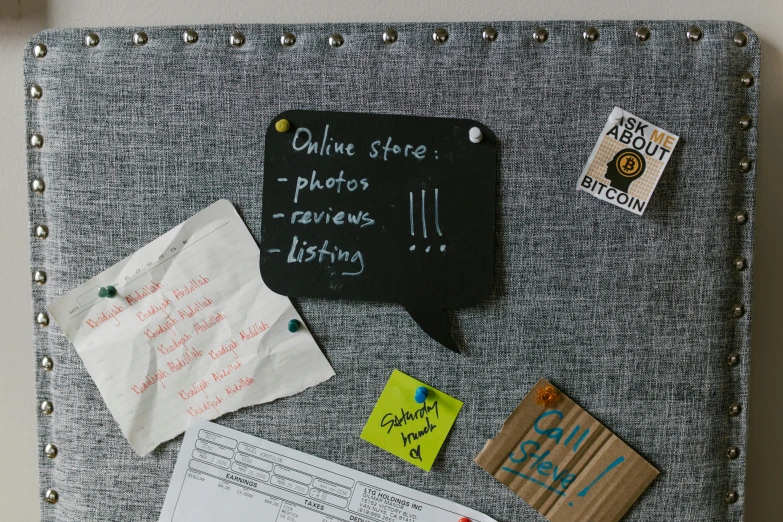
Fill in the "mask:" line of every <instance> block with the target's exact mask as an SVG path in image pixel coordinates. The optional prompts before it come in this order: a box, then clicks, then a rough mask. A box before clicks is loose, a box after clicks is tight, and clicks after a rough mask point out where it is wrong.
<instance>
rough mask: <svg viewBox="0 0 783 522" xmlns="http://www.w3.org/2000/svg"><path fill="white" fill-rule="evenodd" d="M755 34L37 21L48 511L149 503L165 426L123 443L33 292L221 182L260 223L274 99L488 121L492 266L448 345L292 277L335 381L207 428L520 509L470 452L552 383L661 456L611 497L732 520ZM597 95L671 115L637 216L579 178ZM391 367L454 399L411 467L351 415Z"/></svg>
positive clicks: (599, 101) (75, 512) (31, 158)
mask: <svg viewBox="0 0 783 522" xmlns="http://www.w3.org/2000/svg"><path fill="white" fill-rule="evenodd" d="M487 28H490V29H491V31H488V30H487ZM186 31H190V32H191V33H188V34H190V35H191V37H189V38H187V37H186V38H183V34H184V33H185V32H186ZM237 33H238V34H240V35H241V37H242V38H241V43H240V39H239V36H237ZM193 34H195V35H196V37H195V38H193V37H192V35H193ZM335 35H337V36H339V38H337V37H336V36H335ZM392 36H393V37H392ZM330 37H331V40H330ZM759 52H760V49H759V41H758V38H757V37H756V35H755V34H754V33H753V32H752V31H751V30H749V29H748V28H746V27H744V26H742V25H741V24H738V23H734V22H724V21H579V22H547V21H537V22H528V21H525V22H506V21H493V22H486V23H473V22H471V23H443V24H438V23H425V24H419V23H400V24H356V23H345V24H312V25H296V24H294V25H243V24H238V25H220V26H215V25H204V26H193V27H184V26H182V27H179V26H177V27H148V28H141V27H128V28H84V29H62V30H52V31H45V32H43V33H41V34H39V35H37V36H35V37H34V38H33V39H32V40H31V42H30V43H29V45H28V46H27V48H26V49H25V52H24V63H25V86H24V88H25V94H26V102H25V103H26V113H27V128H26V136H25V140H26V143H27V147H28V153H27V159H28V177H27V179H28V183H29V186H30V191H29V210H30V237H31V239H30V245H31V267H32V271H33V272H34V274H33V283H32V295H33V306H34V310H33V315H32V320H33V321H34V322H35V324H36V328H35V333H34V346H35V364H36V401H37V404H36V407H40V410H41V414H40V416H39V421H38V437H39V446H40V458H39V462H38V464H39V469H40V489H41V491H40V494H41V497H42V498H46V499H48V500H49V502H42V520H46V521H59V522H70V521H74V522H75V521H91V520H95V521H106V520H133V521H153V520H157V519H158V514H159V513H160V508H161V505H162V503H163V498H164V495H165V492H166V486H167V484H168V480H169V477H170V476H171V472H172V469H173V467H174V462H175V460H176V455H177V451H178V449H179V446H180V443H181V441H182V437H177V438H175V439H173V440H172V441H170V442H167V443H164V444H162V445H161V446H159V447H158V448H157V449H156V450H154V451H153V452H152V453H151V454H150V455H148V456H146V457H143V458H141V457H138V456H137V455H136V454H135V453H134V452H133V451H132V450H131V448H130V446H129V445H128V443H127V441H126V440H125V438H124V437H123V436H122V433H121V432H120V431H119V430H118V428H117V425H116V424H115V423H114V420H113V419H112V416H111V414H110V413H109V411H108V409H107V408H106V406H105V404H104V402H103V400H102V399H101V396H100V394H99V393H98V390H97V388H96V387H95V385H94V384H93V382H92V380H91V379H90V377H89V375H88V374H87V372H86V370H85V368H84V366H83V364H82V361H81V360H80V358H79V357H78V355H77V354H76V352H75V351H74V349H73V347H72V346H71V344H70V343H69V341H68V339H66V337H65V336H64V335H63V333H62V331H61V330H60V329H59V327H58V326H57V325H56V324H55V323H54V322H52V321H50V318H49V316H48V315H47V313H46V306H47V304H48V303H50V302H51V301H53V300H54V299H56V298H57V297H59V296H61V295H63V294H64V293H66V292H68V291H69V290H70V289H72V288H74V287H75V286H77V285H79V284H80V283H81V282H83V281H85V280H87V279H89V278H90V277H92V276H93V275H95V274H96V273H98V272H100V271H102V270H104V269H105V268H107V267H109V266H111V265H112V264H114V263H116V262H117V261H119V260H121V259H123V258H124V257H125V256H127V255H129V254H130V253H132V252H134V251H135V250H137V249H138V248H140V247H142V246H143V245H145V244H146V243H148V242H149V241H151V240H152V239H154V238H156V237H157V236H159V235H160V234H162V233H164V232H165V231H167V230H169V229H171V228H172V227H174V226H175V225H177V224H179V223H180V222H182V221H184V220H185V219H187V218H189V217H190V216H192V215H194V214H195V213H197V212H198V211H199V210H201V209H203V208H205V207H207V206H208V205H210V204H211V203H213V202H215V201H217V200H219V199H226V200H228V201H230V202H231V203H232V204H233V205H234V207H235V208H236V210H237V211H238V212H239V214H240V215H241V216H242V218H243V219H244V221H245V223H246V225H247V227H248V228H249V230H250V232H251V233H252V234H253V236H254V238H255V239H256V240H257V241H259V242H263V237H262V234H263V228H262V226H261V223H262V201H263V194H264V191H265V190H267V187H266V186H265V185H264V182H263V181H264V168H265V165H264V158H265V152H267V151H265V144H266V141H265V137H266V134H267V132H268V128H269V126H270V124H271V123H272V122H274V118H275V117H276V116H277V115H279V114H281V113H283V112H284V111H291V110H317V111H344V112H357V113H370V114H402V115H409V116H422V117H447V118H458V119H469V120H474V121H476V122H480V124H481V125H484V126H486V127H485V128H486V129H489V130H491V133H492V134H493V135H494V138H495V139H496V140H497V147H498V148H497V165H496V171H495V174H496V176H497V179H496V184H495V191H496V209H495V225H494V233H495V236H494V247H493V252H492V254H493V259H494V265H493V283H492V287H491V291H490V293H489V296H488V297H487V298H485V299H484V300H482V301H481V302H480V303H478V304H477V305H473V306H466V307H461V308H455V309H449V310H447V312H446V319H447V324H448V327H449V334H450V335H451V337H452V338H453V339H454V340H455V342H456V344H457V345H458V347H459V350H460V351H461V353H455V352H454V351H450V350H447V349H445V348H443V347H442V346H441V345H440V344H438V343H437V342H435V341H434V340H433V339H431V338H430V337H429V336H428V335H427V334H426V333H424V332H423V331H422V329H420V328H419V326H418V325H417V324H416V322H415V321H414V320H413V319H412V318H411V316H410V315H409V314H408V313H407V312H406V311H405V309H404V308H403V306H401V305H400V304H395V303H387V302H376V301H366V300H341V299H326V298H323V297H303V298H295V299H294V303H295V305H296V307H297V309H298V310H299V312H300V313H301V315H302V317H303V319H304V321H305V323H306V325H307V327H308V328H309V330H310V331H311V332H312V333H313V335H314V336H315V338H316V340H317V342H318V344H319V346H320V347H321V349H322V351H323V353H324V354H325V355H326V357H327V359H328V360H329V362H330V363H331V365H332V366H333V367H334V370H335V373H336V376H335V377H334V378H332V379H331V380H329V381H327V382H325V383H323V384H321V385H319V386H317V387H314V388H311V389H308V390H306V391H305V392H303V393H301V394H298V395H295V396H292V397H288V398H284V399H280V400H277V401H275V402H272V403H269V404H262V405H258V406H253V407H249V408H244V409H241V410H239V411H236V412H234V413H230V414H227V415H224V416H223V417H221V418H219V419H218V422H219V423H220V424H224V425H226V426H228V427H231V428H235V429H237V430H240V431H243V432H246V433H249V434H252V435H256V436H260V437H264V438H266V439H268V440H270V441H273V442H277V443H279V444H283V445H285V446H288V447H291V448H294V449H297V450H301V451H304V452H308V453H311V454H314V455H316V456H319V457H322V458H325V459H329V460H332V461H335V462H337V463H339V464H343V465H346V466H349V467H352V468H355V469H358V470H360V471H363V472H366V473H370V474H373V475H376V476H379V477H381V478H385V479H388V480H391V481H394V482H397V483H400V484H403V485H406V486H409V487H411V488H414V489H419V490H421V491H425V492H427V493H431V494H434V495H437V496H441V497H444V498H447V499H450V500H455V501H457V502H460V503H462V504H464V505H466V506H469V507H471V508H473V509H476V510H478V511H482V512H484V513H486V514H488V515H490V516H492V517H494V518H496V519H497V520H501V521H507V522H511V521H514V522H518V521H539V520H544V518H543V517H542V516H541V515H539V514H538V513H537V512H536V511H535V510H534V509H532V508H531V507H530V506H529V505H527V504H526V503H525V502H523V501H521V500H520V499H519V498H518V497H517V496H516V495H514V494H513V493H512V492H511V491H509V490H508V489H506V488H505V487H503V486H502V485H500V484H499V483H498V482H497V481H496V480H495V479H494V478H493V477H492V476H490V475H489V474H487V473H485V472H484V471H483V470H482V469H481V468H479V467H478V466H477V465H476V464H475V463H474V462H473V458H474V457H475V455H476V454H478V453H479V452H480V451H481V449H482V448H483V447H484V444H485V442H486V441H487V440H488V439H490V438H492V437H493V436H494V435H495V434H497V433H498V431H500V429H501V428H502V426H503V422H504V420H505V419H506V418H507V417H508V415H509V414H510V413H511V412H512V411H513V410H514V408H515V407H516V405H517V404H518V403H519V402H520V400H521V399H522V398H523V396H524V395H525V394H526V393H527V392H528V391H529V390H530V388H531V387H532V386H533V385H534V384H535V383H536V382H538V381H539V379H541V378H546V379H548V380H549V381H551V382H552V383H554V384H556V385H557V386H558V387H559V388H560V389H562V390H563V391H564V392H566V393H567V394H568V396H569V397H570V398H571V399H573V400H574V401H575V402H576V403H578V404H579V405H580V406H582V407H583V408H585V409H586V410H587V411H589V412H590V413H591V414H592V415H593V416H595V418H597V419H598V420H600V421H601V422H602V423H603V424H604V425H605V426H607V427H608V428H609V429H611V430H612V431H613V432H614V433H615V434H617V435H618V436H619V437H620V438H621V439H622V440H623V441H625V442H626V443H627V444H628V445H630V446H631V447H633V448H634V449H635V450H636V451H638V452H639V453H640V454H641V455H642V456H643V457H644V458H645V459H647V460H648V461H649V462H650V463H651V464H652V465H654V466H655V467H656V468H657V469H658V470H660V472H661V474H660V476H659V477H658V478H657V479H656V480H655V481H654V482H653V483H652V485H651V487H650V488H649V489H648V490H647V491H646V492H645V493H644V494H642V496H641V497H640V499H639V500H638V502H637V503H636V504H635V505H634V506H632V507H631V509H630V511H629V512H628V514H627V515H626V518H625V519H624V520H628V521H660V520H677V521H680V522H687V521H694V522H695V521H703V520H715V521H739V520H742V512H743V502H744V475H745V444H746V432H747V408H746V405H747V396H748V376H749V354H750V335H749V334H750V320H751V316H752V302H751V286H752V285H751V269H752V266H753V221H754V201H755V196H754V192H755V175H756V169H755V163H754V159H755V156H756V146H757V125H756V124H757V121H758V99H759V98H758V86H759ZM615 106H618V107H622V108H623V109H625V110H627V111H629V112H631V113H634V114H636V115H638V116H640V117H641V118H644V119H645V120H647V121H651V122H654V123H655V124H656V125H658V126H660V127H661V128H664V129H668V130H670V131H671V132H673V133H675V134H677V135H678V136H680V141H679V143H678V145H677V148H676V149H675V150H674V152H673V155H672V158H671V160H670V161H669V164H668V166H667V167H666V169H665V171H664V173H663V175H662V177H661V179H660V182H659V184H658V186H657V188H656V189H655V192H654V194H653V196H652V197H651V200H650V202H649V205H648V207H647V209H646V211H645V213H644V215H643V216H637V215H634V214H633V213H630V212H626V211H624V210H622V209H619V208H617V207H614V206H612V205H608V204H606V203H605V202H602V201H599V200H597V199H595V198H592V197H590V196H589V195H588V194H585V193H583V192H578V191H577V190H576V185H577V180H578V179H579V176H580V173H581V171H582V168H583V167H584V165H585V163H586V161H587V158H588V157H589V155H590V152H591V150H592V148H593V146H594V145H595V143H596V140H597V138H598V136H599V133H600V131H601V129H602V127H603V125H604V123H605V122H606V118H607V116H608V115H609V113H610V112H611V111H612V109H613V107H615ZM369 132H370V133H375V134H377V135H378V139H386V137H387V136H386V134H385V133H384V129H383V128H382V127H378V128H374V129H371V130H370V131H369ZM464 190H466V191H469V190H471V188H470V187H469V186H466V187H464ZM399 284H401V285H404V284H406V283H405V281H400V282H399ZM460 284H461V285H465V286H466V287H469V286H470V285H472V284H478V282H476V281H473V280H471V278H470V277H466V278H465V280H464V281H461V282H460ZM394 369H399V370H401V371H403V372H405V373H407V374H409V375H413V376H415V377H416V378H417V379H419V380H421V381H424V382H427V383H430V384H431V385H432V386H434V387H436V388H438V389H440V390H443V391H445V392H446V393H448V394H450V395H452V396H454V397H457V398H458V399H460V400H461V401H463V402H464V406H463V409H462V411H461V413H460V415H459V417H458V418H457V421H456V424H455V425H454V428H453V429H452V431H451V434H450V436H449V437H448V439H447V441H446V443H445V445H444V447H443V449H442V451H441V453H440V455H439V456H438V458H437V459H436V461H435V463H434V465H433V468H432V470H431V471H430V472H429V473H426V472H423V471H422V470H420V469H418V468H416V467H414V466H411V465H409V464H407V463H405V462H403V461H402V460H399V459H397V458H395V457H393V456H391V455H389V454H388V453H385V452H384V451H382V450H380V449H378V448H376V447H375V446H372V445H370V444H367V443H366V442H364V441H363V440H361V439H360V438H359V434H360V432H361V430H362V427H363V425H364V423H365V421H366V419H367V418H368V416H369V415H370V412H371V411H372V408H373V405H374V404H375V401H376V400H377V398H378V396H379V394H380V392H381V390H382V389H383V386H384V384H385V383H386V380H387V379H388V378H389V375H390V374H391V372H392V371H393V370H394ZM52 492H54V495H52ZM52 500H53V502H52Z"/></svg>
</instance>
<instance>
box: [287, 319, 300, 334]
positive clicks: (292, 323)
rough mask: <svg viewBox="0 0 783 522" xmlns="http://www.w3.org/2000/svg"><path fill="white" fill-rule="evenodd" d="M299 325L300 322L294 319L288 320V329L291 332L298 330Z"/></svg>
mask: <svg viewBox="0 0 783 522" xmlns="http://www.w3.org/2000/svg"><path fill="white" fill-rule="evenodd" d="M300 326H301V324H300V323H299V321H297V320H296V319H291V320H290V321H288V331H289V332H291V333H294V332H296V331H297V330H299V327H300Z"/></svg>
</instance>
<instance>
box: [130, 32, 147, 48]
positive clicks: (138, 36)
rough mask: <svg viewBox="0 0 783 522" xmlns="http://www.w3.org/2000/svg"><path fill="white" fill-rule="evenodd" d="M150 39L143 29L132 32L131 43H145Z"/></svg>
mask: <svg viewBox="0 0 783 522" xmlns="http://www.w3.org/2000/svg"><path fill="white" fill-rule="evenodd" d="M149 41H150V39H149V37H148V36H147V33H145V32H144V31H137V32H135V33H133V45H147V42H149Z"/></svg>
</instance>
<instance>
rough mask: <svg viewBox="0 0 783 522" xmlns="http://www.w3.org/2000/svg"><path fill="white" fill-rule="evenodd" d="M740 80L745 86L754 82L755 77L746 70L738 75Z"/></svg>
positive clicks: (749, 85) (750, 85)
mask: <svg viewBox="0 0 783 522" xmlns="http://www.w3.org/2000/svg"><path fill="white" fill-rule="evenodd" d="M740 81H741V82H742V85H744V86H745V87H752V86H753V84H754V83H756V78H755V77H754V76H753V73H749V72H746V73H744V74H743V75H742V76H740Z"/></svg>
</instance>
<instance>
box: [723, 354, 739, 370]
mask: <svg viewBox="0 0 783 522" xmlns="http://www.w3.org/2000/svg"><path fill="white" fill-rule="evenodd" d="M726 362H727V363H728V364H729V367H730V368H733V367H734V366H737V365H738V364H739V362H740V356H739V354H738V353H737V352H729V355H728V356H727V357H726Z"/></svg>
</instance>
